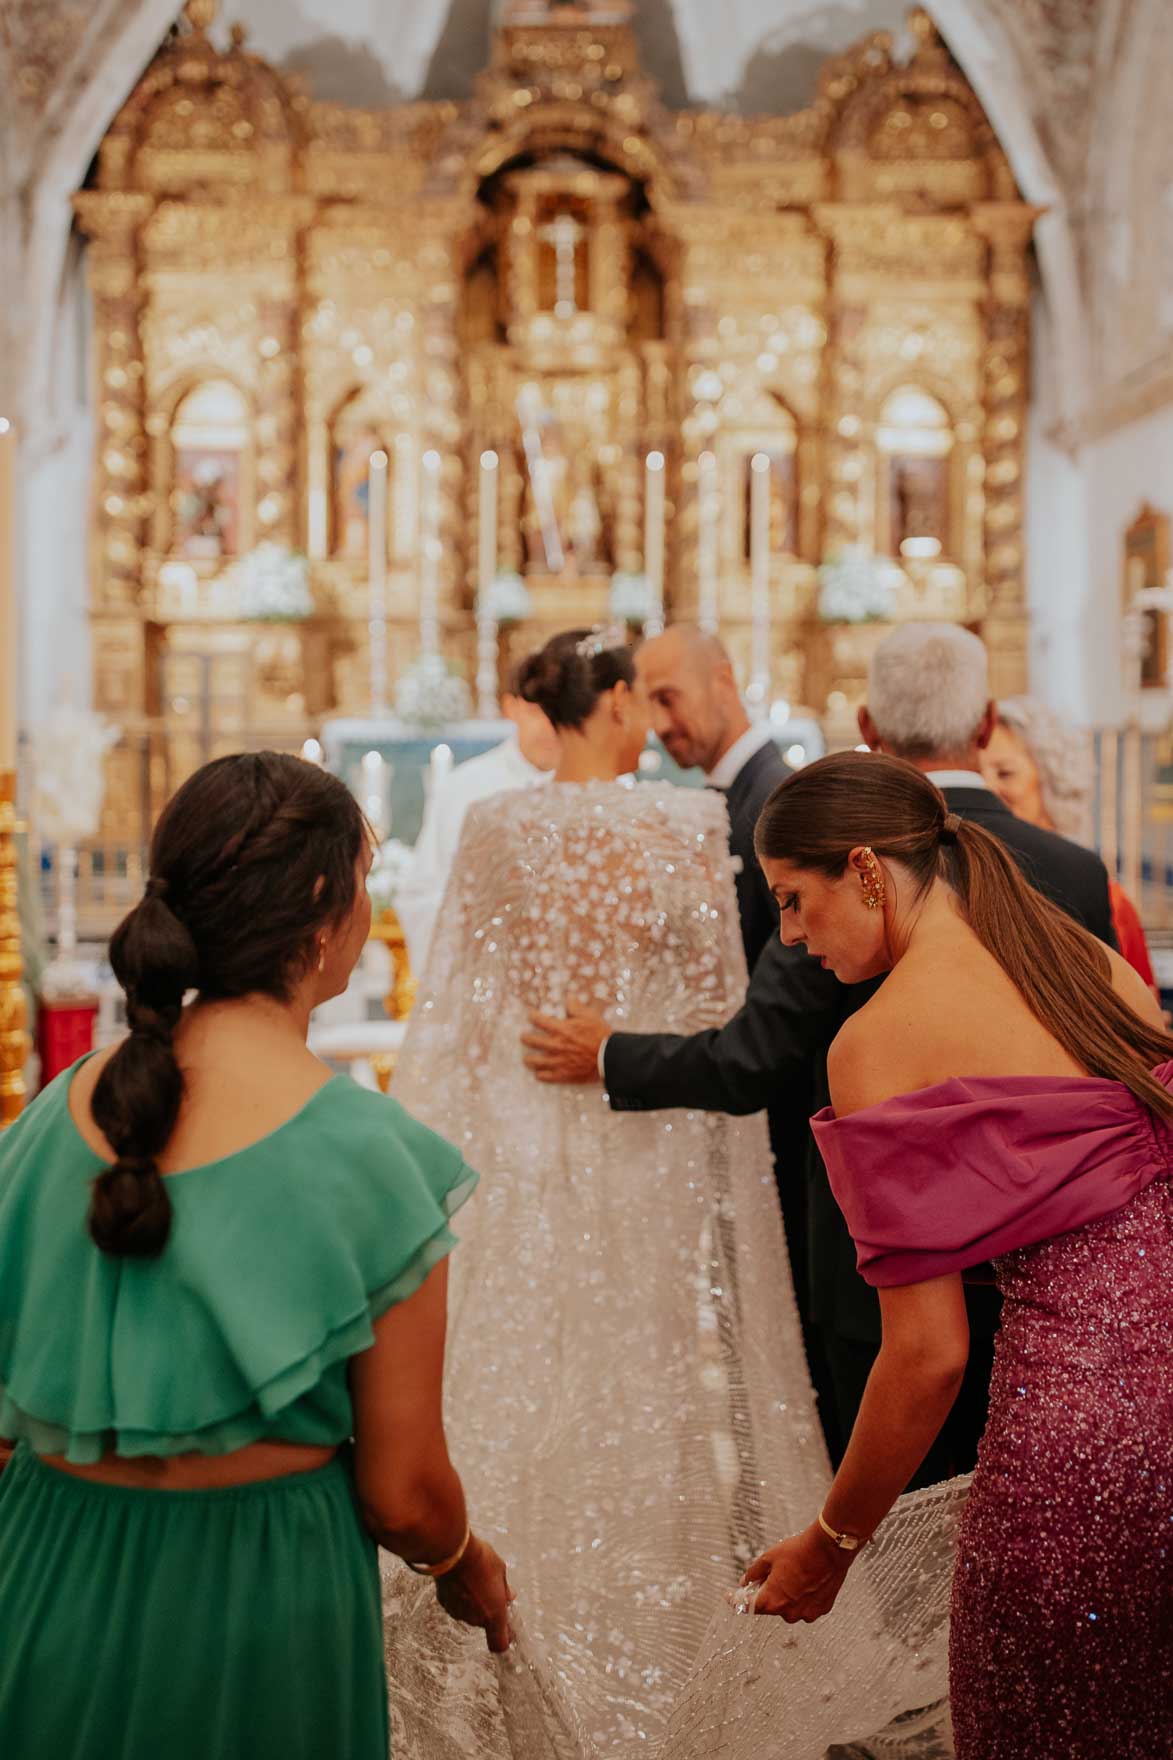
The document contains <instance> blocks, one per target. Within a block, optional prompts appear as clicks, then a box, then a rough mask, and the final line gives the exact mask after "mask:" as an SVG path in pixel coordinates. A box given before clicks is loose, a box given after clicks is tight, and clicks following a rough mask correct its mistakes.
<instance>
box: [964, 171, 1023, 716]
mask: <svg viewBox="0 0 1173 1760" xmlns="http://www.w3.org/2000/svg"><path fill="white" fill-rule="evenodd" d="M1038 213H1039V210H1038V209H1037V208H1031V207H1027V206H1025V205H1024V204H1023V203H1021V202H982V203H979V204H977V205H976V206H975V207H974V209H973V223H974V226H975V228H976V230H977V231H978V233H979V234H980V235H981V236H982V237H983V238H984V239H985V240H986V242H987V244H988V246H989V251H990V273H989V283H988V285H989V295H988V299H987V305H986V315H985V316H986V324H985V345H984V349H983V356H982V377H983V392H984V402H985V434H984V448H983V449H984V452H985V462H986V479H985V534H984V535H985V560H986V615H985V618H984V620H983V623H982V637H983V639H984V641H985V643H986V647H987V648H988V650H989V654H990V689H991V691H992V692H993V693H994V695H995V696H1016V695H1019V694H1021V693H1022V692H1024V691H1025V690H1026V689H1027V688H1028V680H1027V612H1026V546H1025V533H1024V519H1025V502H1024V496H1023V469H1024V464H1025V459H1026V415H1027V397H1028V394H1029V389H1030V387H1029V381H1028V363H1029V359H1030V281H1029V277H1028V275H1027V266H1026V251H1027V246H1028V244H1029V242H1030V236H1031V230H1032V228H1033V226H1034V222H1035V219H1036V217H1037V215H1038Z"/></svg>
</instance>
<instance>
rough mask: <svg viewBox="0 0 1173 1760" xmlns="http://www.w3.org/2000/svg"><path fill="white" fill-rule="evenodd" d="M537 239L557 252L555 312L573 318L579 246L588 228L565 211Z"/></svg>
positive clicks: (555, 265) (576, 301) (559, 315)
mask: <svg viewBox="0 0 1173 1760" xmlns="http://www.w3.org/2000/svg"><path fill="white" fill-rule="evenodd" d="M538 237H539V238H540V239H541V241H542V243H543V244H548V245H551V246H552V247H553V250H554V313H555V316H556V317H559V318H572V317H573V316H574V314H575V312H576V311H577V310H578V300H577V297H576V289H577V273H576V271H577V268H578V246H579V242H580V240H582V239H584V238H585V237H586V227H585V226H580V225H579V223H578V221H577V220H576V219H575V218H574V215H573V214H568V213H566V212H565V211H564V212H563V213H561V214H556V215H555V216H554V218H553V220H551V221H550V223H549V225H548V226H543V227H542V230H541V231H540V232H539V234H538Z"/></svg>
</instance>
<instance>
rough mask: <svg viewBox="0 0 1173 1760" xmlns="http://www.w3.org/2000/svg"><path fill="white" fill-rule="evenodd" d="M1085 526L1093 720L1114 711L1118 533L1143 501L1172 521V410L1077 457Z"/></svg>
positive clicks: (1111, 717) (1117, 706)
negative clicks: (1084, 492)
mask: <svg viewBox="0 0 1173 1760" xmlns="http://www.w3.org/2000/svg"><path fill="white" fill-rule="evenodd" d="M1083 471H1084V477H1085V480H1086V482H1087V484H1088V496H1089V506H1090V509H1091V522H1090V533H1089V545H1088V553H1089V566H1090V574H1091V596H1090V602H1089V615H1088V624H1087V629H1086V632H1085V646H1086V648H1087V651H1088V653H1089V655H1090V656H1091V660H1090V685H1091V692H1092V700H1093V701H1094V702H1095V704H1096V705H1097V708H1096V718H1097V719H1098V720H1101V721H1115V720H1117V719H1118V718H1119V716H1120V713H1121V708H1122V704H1121V656H1120V612H1121V606H1122V583H1121V557H1122V546H1123V538H1124V532H1125V528H1126V527H1127V526H1129V525H1131V523H1132V521H1133V520H1134V519H1135V517H1136V515H1137V513H1138V512H1139V510H1140V506H1141V503H1142V502H1143V501H1148V502H1151V503H1152V505H1153V506H1154V507H1155V508H1156V509H1157V510H1158V511H1159V512H1161V513H1165V514H1169V515H1171V516H1173V406H1170V407H1166V408H1165V409H1163V410H1159V411H1158V412H1157V413H1156V414H1155V415H1151V416H1146V417H1145V419H1144V420H1143V421H1139V422H1131V423H1129V425H1128V426H1127V427H1126V428H1120V429H1119V430H1117V432H1116V433H1114V434H1111V435H1109V436H1108V437H1107V438H1106V439H1104V440H1098V441H1096V442H1095V443H1094V444H1093V445H1091V446H1089V447H1088V448H1087V449H1086V450H1085V452H1084V455H1083Z"/></svg>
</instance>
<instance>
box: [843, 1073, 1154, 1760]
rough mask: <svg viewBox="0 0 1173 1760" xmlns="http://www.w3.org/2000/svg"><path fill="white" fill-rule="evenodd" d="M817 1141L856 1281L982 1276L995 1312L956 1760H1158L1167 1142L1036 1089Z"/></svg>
mask: <svg viewBox="0 0 1173 1760" xmlns="http://www.w3.org/2000/svg"><path fill="white" fill-rule="evenodd" d="M1155 1073H1156V1075H1157V1078H1158V1080H1159V1081H1161V1082H1162V1083H1164V1084H1165V1086H1167V1087H1173V1063H1171V1064H1166V1065H1163V1066H1162V1067H1161V1068H1160V1069H1158V1070H1157V1071H1156V1072H1155ZM814 1124H815V1133H816V1136H817V1138H818V1141H819V1147H820V1149H821V1151H822V1154H823V1158H824V1160H825V1162H826V1164H827V1171H828V1174H829V1176H830V1179H831V1184H832V1186H833V1188H834V1191H835V1196H836V1198H837V1200H838V1202H839V1204H840V1207H841V1208H842V1210H843V1213H844V1215H845V1217H846V1219H847V1223H848V1226H849V1228H850V1229H851V1232H852V1235H853V1237H854V1239H855V1242H856V1246H857V1250H858V1255H859V1267H860V1270H861V1272H862V1273H863V1275H864V1277H866V1278H867V1280H868V1281H869V1282H870V1283H872V1284H874V1285H877V1286H878V1287H885V1286H891V1285H896V1284H909V1283H919V1282H922V1281H924V1280H925V1279H928V1278H932V1277H938V1276H942V1275H944V1274H946V1273H948V1272H959V1271H964V1270H965V1269H966V1268H967V1267H969V1266H973V1265H976V1264H980V1263H981V1262H983V1261H985V1260H989V1259H993V1260H994V1261H995V1267H996V1271H997V1277H998V1283H999V1286H1000V1288H1001V1290H1002V1293H1003V1296H1004V1297H1005V1304H1004V1308H1003V1317H1002V1329H1001V1333H1000V1335H999V1338H998V1343H997V1350H996V1355H995V1361H994V1377H993V1385H992V1390H991V1398H990V1417H989V1422H988V1425H987V1427H986V1433H985V1436H984V1438H983V1440H982V1445H981V1449H980V1452H979V1456H978V1467H977V1472H976V1474H975V1476H974V1481H973V1489H972V1491H971V1492H970V1496H969V1501H968V1504H967V1507H966V1511H965V1516H964V1518H963V1522H962V1530H961V1535H960V1542H959V1548H958V1560H957V1570H956V1574H955V1577H954V1588H953V1616H952V1628H951V1636H950V1697H951V1701H952V1707H953V1720H954V1732H955V1740H956V1744H957V1754H958V1757H959V1760H1157V1756H1162V1755H1165V1756H1168V1755H1173V1190H1171V1186H1170V1173H1171V1169H1173V1128H1171V1127H1170V1125H1169V1124H1167V1123H1166V1122H1165V1121H1164V1120H1162V1119H1159V1118H1156V1117H1155V1116H1154V1115H1153V1114H1152V1113H1151V1112H1149V1111H1148V1109H1147V1108H1146V1107H1144V1106H1142V1105H1141V1104H1140V1102H1139V1101H1137V1100H1136V1099H1135V1098H1134V1097H1133V1095H1132V1094H1131V1093H1130V1092H1129V1090H1128V1089H1127V1088H1125V1087H1124V1086H1122V1084H1120V1083H1119V1082H1114V1081H1108V1080H1101V1079H1100V1078H1097V1077H1050V1076H1021V1077H1016V1076H1006V1077H958V1078H954V1079H951V1080H949V1081H946V1082H941V1083H939V1084H938V1085H937V1086H935V1087H932V1088H925V1089H921V1090H919V1091H918V1092H916V1093H912V1094H904V1095H900V1096H897V1097H896V1098H895V1099H892V1100H888V1101H885V1102H884V1103H883V1104H882V1105H879V1106H873V1107H868V1108H865V1109H864V1110H862V1111H860V1112H855V1113H851V1114H850V1115H849V1116H848V1117H846V1118H843V1119H836V1118H835V1117H834V1115H833V1113H831V1112H830V1111H829V1110H828V1111H824V1112H822V1113H820V1114H819V1116H818V1117H817V1118H816V1120H815V1121H814Z"/></svg>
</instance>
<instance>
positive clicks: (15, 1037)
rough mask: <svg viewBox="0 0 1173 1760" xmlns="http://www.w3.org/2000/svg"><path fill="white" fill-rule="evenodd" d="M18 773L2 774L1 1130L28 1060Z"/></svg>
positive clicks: (16, 1101) (19, 1093)
mask: <svg viewBox="0 0 1173 1760" xmlns="http://www.w3.org/2000/svg"><path fill="white" fill-rule="evenodd" d="M15 803H16V775H15V772H14V771H11V770H5V771H0V1130H3V1128H4V1126H5V1125H9V1124H11V1123H12V1121H13V1120H14V1119H15V1118H16V1116H17V1114H18V1113H19V1112H20V1109H21V1106H22V1104H23V1102H24V1065H25V1059H26V1057H27V1056H28V1035H27V1034H26V1032H25V1002H24V989H23V987H22V985H21V957H20V915H19V912H18V910H17V898H16V804H15Z"/></svg>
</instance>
